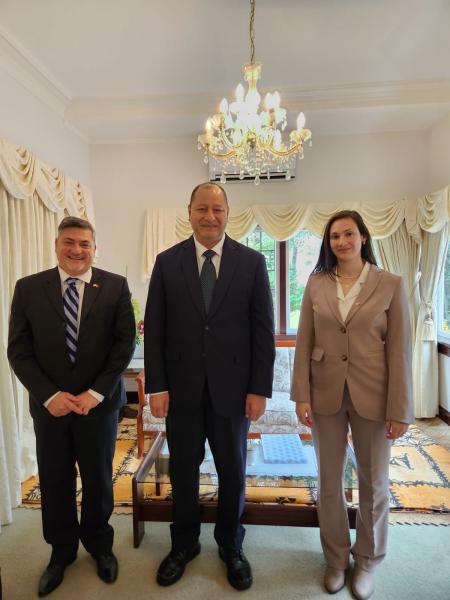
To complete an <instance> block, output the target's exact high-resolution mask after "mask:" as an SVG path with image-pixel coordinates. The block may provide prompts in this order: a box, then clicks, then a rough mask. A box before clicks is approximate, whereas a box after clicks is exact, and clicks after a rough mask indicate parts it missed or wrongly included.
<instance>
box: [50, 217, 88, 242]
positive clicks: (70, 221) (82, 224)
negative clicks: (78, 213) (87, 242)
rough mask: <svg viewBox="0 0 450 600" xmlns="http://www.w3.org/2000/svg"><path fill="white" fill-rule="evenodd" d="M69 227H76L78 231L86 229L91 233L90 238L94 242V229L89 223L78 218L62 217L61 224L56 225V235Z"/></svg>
mask: <svg viewBox="0 0 450 600" xmlns="http://www.w3.org/2000/svg"><path fill="white" fill-rule="evenodd" d="M71 227H78V229H88V230H89V231H90V232H91V233H92V237H93V238H94V240H95V229H94V227H93V225H92V224H91V223H89V221H86V219H80V218H79V217H64V219H63V220H62V221H61V223H60V224H59V225H58V235H60V233H61V232H62V231H64V229H69V228H71Z"/></svg>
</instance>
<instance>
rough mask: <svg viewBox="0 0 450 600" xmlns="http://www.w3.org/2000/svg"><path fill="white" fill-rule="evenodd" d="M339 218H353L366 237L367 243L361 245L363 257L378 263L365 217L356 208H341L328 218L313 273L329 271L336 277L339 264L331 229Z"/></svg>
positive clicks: (360, 231) (365, 259) (373, 263)
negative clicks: (333, 249) (331, 240)
mask: <svg viewBox="0 0 450 600" xmlns="http://www.w3.org/2000/svg"><path fill="white" fill-rule="evenodd" d="M339 219H352V220H353V221H354V222H355V224H356V226H357V227H358V230H359V233H360V234H361V235H362V236H364V237H365V238H366V242H365V244H363V245H362V246H361V258H362V259H363V260H364V261H365V262H369V263H371V264H372V265H376V264H377V259H376V258H375V254H374V251H373V247H372V238H371V237H370V233H369V230H368V229H367V225H366V224H365V223H364V221H363V218H362V217H361V215H360V214H359V212H357V211H356V210H340V211H339V212H337V213H334V215H332V216H331V217H330V219H329V220H328V223H327V224H326V226H325V231H324V232H323V237H322V245H321V246H320V253H319V258H318V260H317V263H316V266H315V267H314V270H313V273H328V275H330V276H331V277H334V272H335V267H336V264H337V258H336V256H335V255H334V254H333V251H332V250H331V245H330V229H331V226H332V225H333V223H334V222H335V221H338V220H339Z"/></svg>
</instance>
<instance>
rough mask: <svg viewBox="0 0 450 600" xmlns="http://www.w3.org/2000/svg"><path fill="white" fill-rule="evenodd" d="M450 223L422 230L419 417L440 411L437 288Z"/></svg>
mask: <svg viewBox="0 0 450 600" xmlns="http://www.w3.org/2000/svg"><path fill="white" fill-rule="evenodd" d="M448 239H449V224H448V223H446V225H444V227H443V228H442V229H441V230H440V231H438V232H436V233H429V232H426V231H424V232H423V234H422V245H421V257H420V264H419V269H420V274H421V277H420V281H419V291H420V305H419V312H418V317H417V325H416V339H415V344H414V351H413V376H414V380H413V391H414V409H415V415H416V417H419V418H420V417H435V416H436V415H437V414H438V412H439V377H438V354H437V335H436V334H437V331H436V321H435V315H434V311H435V305H436V291H437V286H438V283H439V279H440V278H441V275H442V270H443V268H444V263H445V257H446V252H447V245H448Z"/></svg>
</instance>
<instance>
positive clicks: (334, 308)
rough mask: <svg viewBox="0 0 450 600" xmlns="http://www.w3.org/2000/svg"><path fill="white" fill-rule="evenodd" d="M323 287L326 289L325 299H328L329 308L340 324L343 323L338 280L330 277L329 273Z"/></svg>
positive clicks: (325, 276)
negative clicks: (338, 295) (337, 287)
mask: <svg viewBox="0 0 450 600" xmlns="http://www.w3.org/2000/svg"><path fill="white" fill-rule="evenodd" d="M323 285H324V288H325V298H326V299H327V302H328V306H329V307H330V310H331V312H332V313H333V315H334V317H335V319H336V320H337V321H338V322H339V323H343V322H344V321H343V320H342V317H341V313H340V312H339V302H338V297H337V292H336V280H335V279H334V278H332V277H330V276H329V275H328V274H327V273H324V275H323Z"/></svg>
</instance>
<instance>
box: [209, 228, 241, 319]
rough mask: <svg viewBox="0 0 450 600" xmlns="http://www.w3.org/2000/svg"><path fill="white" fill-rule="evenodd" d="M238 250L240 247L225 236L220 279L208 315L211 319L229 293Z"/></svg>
mask: <svg viewBox="0 0 450 600" xmlns="http://www.w3.org/2000/svg"><path fill="white" fill-rule="evenodd" d="M237 248H238V245H237V244H236V243H235V242H233V240H231V239H230V238H229V237H228V236H227V235H225V241H224V244H223V251H222V256H221V259H220V269H219V277H218V279H217V282H216V285H215V288H214V294H213V297H212V301H211V307H210V310H209V315H208V316H209V317H211V316H212V315H213V314H214V313H215V312H216V310H217V309H218V308H219V306H220V303H221V302H222V300H223V299H224V297H225V294H226V293H227V290H228V288H229V286H230V283H231V280H232V279H233V274H234V270H235V269H236V265H237V262H238V252H237Z"/></svg>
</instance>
